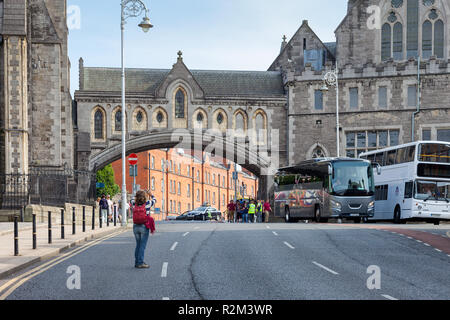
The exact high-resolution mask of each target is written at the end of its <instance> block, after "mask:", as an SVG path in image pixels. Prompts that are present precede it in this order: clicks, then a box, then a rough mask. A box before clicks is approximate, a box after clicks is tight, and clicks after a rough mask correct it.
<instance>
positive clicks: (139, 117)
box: [136, 111, 144, 123]
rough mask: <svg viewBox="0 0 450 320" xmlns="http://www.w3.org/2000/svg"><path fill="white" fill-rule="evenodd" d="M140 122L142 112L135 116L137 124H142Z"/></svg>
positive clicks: (142, 116) (142, 118)
mask: <svg viewBox="0 0 450 320" xmlns="http://www.w3.org/2000/svg"><path fill="white" fill-rule="evenodd" d="M142 120H144V115H143V114H142V111H139V112H138V114H137V115H136V121H137V123H142Z"/></svg>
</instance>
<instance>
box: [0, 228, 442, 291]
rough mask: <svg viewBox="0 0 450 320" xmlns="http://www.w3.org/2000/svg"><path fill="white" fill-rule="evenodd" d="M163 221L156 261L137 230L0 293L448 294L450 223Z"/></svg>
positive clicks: (39, 269)
mask: <svg viewBox="0 0 450 320" xmlns="http://www.w3.org/2000/svg"><path fill="white" fill-rule="evenodd" d="M384 226H386V227H387V228H388V229H389V228H393V227H395V228H396V229H398V228H403V229H404V230H405V232H406V231H410V230H421V231H422V233H420V235H419V238H420V236H421V235H422V234H424V235H426V236H431V235H432V236H434V237H436V239H437V238H439V239H438V240H436V241H435V242H434V243H436V244H437V245H438V246H439V247H440V248H441V250H440V249H437V248H435V247H434V246H430V245H427V243H426V242H424V241H420V240H418V239H419V238H417V237H416V236H414V237H408V235H403V234H400V233H398V232H393V231H390V230H384V229H383V227H384ZM157 229H158V232H157V233H156V234H155V235H154V236H151V237H150V240H149V244H148V248H147V253H146V262H147V263H148V264H149V265H150V269H148V270H139V269H135V268H134V247H135V240H134V236H133V233H132V231H131V230H130V231H127V232H125V233H122V234H119V235H117V236H114V237H110V238H107V239H104V240H103V241H99V242H97V243H92V244H90V245H88V246H87V247H78V248H75V249H74V251H72V252H71V253H73V254H72V255H71V254H67V256H65V257H64V258H63V259H61V258H60V260H58V261H59V262H58V261H55V263H54V264H50V265H47V264H48V263H47V264H41V265H40V266H39V265H36V266H33V267H31V268H30V269H28V270H25V271H23V272H21V273H19V274H15V275H13V276H11V277H10V278H9V279H4V280H1V281H0V299H10V300H20V299H31V300H35V299H37V300H49V299H51V300H61V299H63V300H65V299H71V300H78V299H83V300H86V299H87V300H98V299H106V300H129V299H131V300H140V299H147V300H163V299H170V300H260V299H261V300H386V299H391V300H392V299H398V300H411V299H413V300H416V299H417V300H429V299H430V300H449V299H450V277H449V271H450V255H449V254H450V252H447V251H448V250H447V249H446V248H447V247H449V244H450V238H449V235H450V232H449V231H450V225H442V226H430V225H406V226H394V225H380V224H376V225H372V224H368V225H333V224H324V225H322V224H320V225H318V224H302V223H298V224H222V223H215V222H207V223H184V222H173V223H160V224H158V225H157ZM71 266H76V267H78V268H79V271H80V285H81V287H80V289H79V290H78V289H74V290H70V289H69V288H68V287H67V281H68V279H69V277H71V276H72V274H69V273H67V271H68V268H69V267H71ZM371 266H376V267H377V268H379V270H380V278H379V279H380V281H379V283H380V286H381V287H380V289H372V290H370V289H369V288H368V286H367V282H368V279H369V277H371V276H372V273H368V268H369V267H371ZM24 275H25V276H24ZM371 283H372V282H371Z"/></svg>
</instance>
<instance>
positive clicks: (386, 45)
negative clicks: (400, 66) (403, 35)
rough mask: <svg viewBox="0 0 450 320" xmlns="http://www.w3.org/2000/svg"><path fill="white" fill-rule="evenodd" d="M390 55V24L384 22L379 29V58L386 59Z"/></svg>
mask: <svg viewBox="0 0 450 320" xmlns="http://www.w3.org/2000/svg"><path fill="white" fill-rule="evenodd" d="M390 57H391V25H390V24H389V23H385V24H384V25H383V28H382V29H381V59H382V60H383V61H384V60H387V59H389V58H390Z"/></svg>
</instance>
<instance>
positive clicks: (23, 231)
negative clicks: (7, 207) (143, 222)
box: [0, 223, 126, 279]
mask: <svg viewBox="0 0 450 320" xmlns="http://www.w3.org/2000/svg"><path fill="white" fill-rule="evenodd" d="M36 227H37V228H36V239H37V249H36V250H33V238H32V225H31V223H19V256H17V257H15V256H14V224H13V223H0V279H3V278H5V277H7V276H9V275H11V274H13V273H15V272H17V271H20V270H23V269H25V268H27V267H29V266H30V265H32V264H35V263H37V262H40V261H44V260H47V259H49V258H51V257H54V256H57V255H58V254H60V253H62V252H64V251H66V250H68V249H70V248H72V247H74V246H76V245H79V244H82V243H84V242H86V241H89V240H92V239H97V238H101V237H104V236H107V235H109V234H113V233H115V232H119V231H121V230H126V228H123V227H121V226H120V225H119V224H118V225H117V227H114V225H113V224H110V226H109V227H106V226H103V228H102V229H100V228H99V227H98V226H95V230H92V226H91V225H86V232H85V233H83V229H82V226H81V225H78V224H77V226H76V234H75V235H72V225H71V224H70V225H69V224H67V225H65V232H64V233H65V239H64V240H62V239H61V226H60V225H54V226H53V227H52V240H53V241H52V244H48V225H47V224H39V225H37V226H36Z"/></svg>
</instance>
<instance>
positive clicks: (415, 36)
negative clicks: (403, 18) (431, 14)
mask: <svg viewBox="0 0 450 320" xmlns="http://www.w3.org/2000/svg"><path fill="white" fill-rule="evenodd" d="M406 31H407V36H406V50H407V57H408V58H409V57H417V56H418V52H419V0H408V4H407V29H406Z"/></svg>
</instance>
